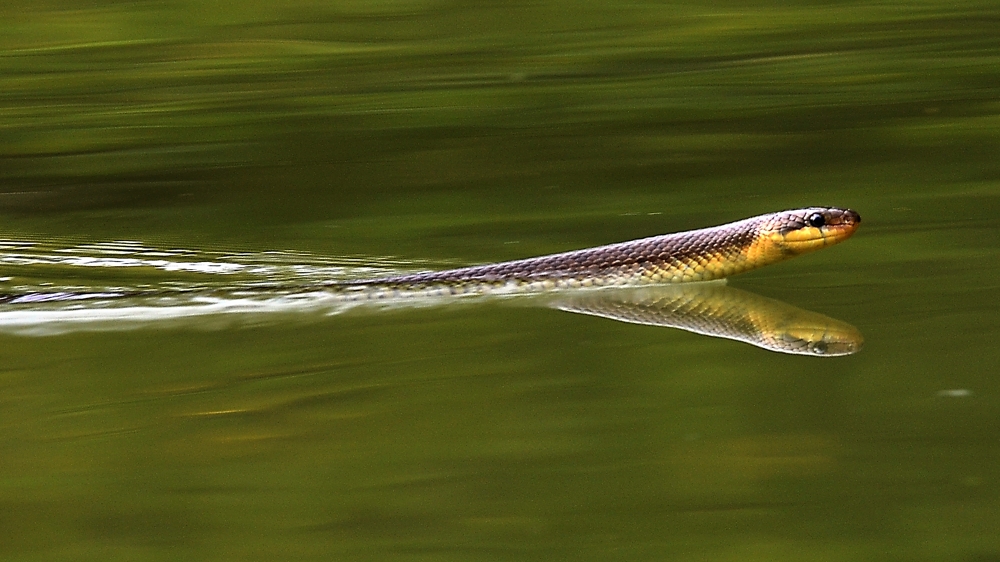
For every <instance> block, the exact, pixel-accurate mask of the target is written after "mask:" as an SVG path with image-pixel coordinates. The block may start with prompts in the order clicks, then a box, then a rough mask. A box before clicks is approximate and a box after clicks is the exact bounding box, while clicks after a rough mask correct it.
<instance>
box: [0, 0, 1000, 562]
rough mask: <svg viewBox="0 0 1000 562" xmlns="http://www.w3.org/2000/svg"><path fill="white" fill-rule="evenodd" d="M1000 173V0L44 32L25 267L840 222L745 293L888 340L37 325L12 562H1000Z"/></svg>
mask: <svg viewBox="0 0 1000 562" xmlns="http://www.w3.org/2000/svg"><path fill="white" fill-rule="evenodd" d="M998 141H1000V7H998V6H997V5H996V3H995V2H987V1H961V0H959V1H957V2H956V1H949V2H944V1H942V0H928V1H923V2H921V1H911V2H883V3H875V4H873V3H863V2H822V1H814V2H805V1H802V2H755V3H746V2H730V1H708V2H696V3H674V2H610V1H577V2H561V1H548V2H507V3H488V2H464V1H423V0H412V1H406V0H399V1H377V0H372V1H334V2H317V1H288V2H256V1H253V0H250V1H242V2H224V1H220V2H209V3H205V2H181V1H136V2H82V1H72V2H71V1H60V0H51V1H32V2H25V1H17V0H14V1H8V2H4V3H3V4H2V5H0V236H2V237H3V238H4V239H6V240H13V241H28V242H35V243H45V244H50V245H55V246H59V245H63V246H66V247H70V246H73V245H74V244H85V243H94V242H107V241H112V240H136V241H140V242H142V243H144V244H148V245H150V246H154V247H163V248H174V247H183V248H191V249H196V250H197V251H205V252H232V253H239V252H251V253H253V252H266V251H270V250H292V251H296V252H305V253H308V254H309V255H311V256H321V257H323V256H325V257H342V256H362V258H361V259H362V260H364V259H365V258H364V257H365V256H370V257H372V259H373V260H376V261H377V259H380V258H383V257H385V256H400V257H403V258H406V259H411V260H426V261H424V262H420V263H422V264H424V265H425V266H426V265H427V264H429V265H431V266H446V265H456V264H467V263H479V262H488V261H496V260H502V259H512V258H518V257H527V256H531V255H537V254H541V253H546V252H555V251H562V250H568V249H574V248H580V247H586V246H590V245H595V244H602V243H608V242H613V241H620V240H628V239H631V238H636V237H640V236H649V235H654V234H658V233H663V232H669V231H678V230H685V229H688V228H697V227H702V226H709V225H715V224H721V223H724V222H728V221H730V220H735V219H739V218H743V217H746V216H751V215H753V214H758V213H764V212H771V211H775V210H779V209H783V208H793V207H803V206H809V205H837V206H845V207H852V208H855V209H857V210H858V211H860V212H861V215H862V217H863V219H864V223H863V225H862V228H861V230H860V232H859V234H858V235H857V236H856V237H855V239H853V240H851V241H850V242H848V243H847V244H844V245H842V246H839V247H837V248H834V249H830V250H827V251H824V252H821V253H819V254H816V255H815V256H810V257H808V258H802V260H796V261H794V262H790V263H788V264H785V265H781V266H776V267H775V268H768V269H765V270H762V271H760V272H757V273H754V274H751V275H749V276H746V277H742V278H738V279H736V280H734V281H733V283H734V284H735V285H738V286H741V287H744V288H749V289H753V290H755V291H757V292H760V293H762V294H766V295H768V296H770V297H774V298H779V299H783V300H787V301H789V302H791V303H794V304H796V305H798V306H802V307H805V308H809V309H813V310H816V311H819V312H822V313H825V314H829V315H831V316H835V317H837V318H840V319H843V320H845V321H849V322H851V323H853V324H855V325H857V326H858V327H859V328H860V329H861V330H862V332H864V333H865V336H866V339H867V341H868V344H867V347H866V349H865V350H864V351H863V352H862V353H861V354H859V355H857V356H853V357H849V358H843V359H832V360H815V359H810V358H797V357H788V356H778V355H774V354H769V353H767V352H763V351H760V350H758V349H755V348H750V347H748V346H743V345H741V344H738V343H734V342H726V341H721V340H708V339H705V338H700V337H698V336H695V335H691V334H683V333H674V332H672V331H670V330H664V329H662V328H651V327H641V326H628V325H624V324H618V323H614V322H609V321H606V320H601V319H596V318H583V317H578V316H574V315H569V314H560V313H557V312H554V311H548V310H541V309H530V308H519V307H506V306H501V305H500V304H497V303H485V304H475V305H470V306H466V307H440V308H430V309H414V310H406V311H391V312H387V313H385V314H362V313H358V314H353V315H347V316H344V317H335V318H322V317H319V318H317V317H310V318H308V319H288V320H287V321H279V322H271V323H262V324H260V325H256V324H254V325H227V324H223V325H221V326H220V325H218V324H217V323H210V325H205V326H203V327H198V326H197V325H196V326H191V325H186V326H163V327H161V328H160V329H156V328H144V329H135V330H123V331H112V332H103V331H102V332H71V333H65V334H60V335H50V336H48V337H31V336H27V335H24V334H17V333H7V332H4V333H2V334H0V558H3V559H5V560H178V559H184V560H225V559H234V560H274V559H316V560H330V559H338V560H619V559H627V560H706V559H709V560H796V561H801V560H949V561H952V560H970V561H973V560H975V561H988V560H1000V535H998V534H997V532H996V529H998V528H1000V515H998V514H1000V510H998V509H997V507H998V500H1000V493H998V476H1000V471H998V468H997V461H998V457H1000V455H998V453H1000V450H998V443H1000V442H998V435H1000V433H998V432H1000V423H998V417H997V415H998V413H1000V397H998V396H1000V395H998V392H1000V384H998V383H997V382H996V380H995V377H994V374H995V373H996V367H997V364H998V359H1000V353H998V352H997V351H996V347H997V346H996V340H997V336H998V334H1000V322H998V318H1000V315H998V312H1000V310H998V308H1000V307H998V306H997V299H996V290H997V288H998V287H1000V275H998V273H997V271H998V268H997V266H998V265H1000V263H998V259H997V258H998V256H1000V236H998V232H1000V231H998V230H997V229H996V227H995V224H994V223H995V217H996V215H997V212H998V211H1000V205H998V204H997V203H998V201H997V196H998V194H1000V158H997V154H998V148H1000V142H998ZM18 256H19V254H17V252H15V251H14V250H4V252H3V255H2V256H0V257H2V258H3V259H2V260H0V266H2V267H5V268H7V269H5V270H4V271H0V275H3V276H5V277H3V279H2V280H0V286H2V288H3V289H4V290H5V291H7V290H14V289H16V288H17V287H21V286H25V285H31V286H39V285H40V286H50V287H56V288H59V287H70V286H75V285H78V284H80V283H81V282H82V281H81V279H90V278H93V277H95V276H96V277H100V278H102V279H104V280H107V279H115V278H116V276H121V275H128V276H129V282H130V283H133V284H136V285H143V284H144V283H145V284H149V285H154V286H155V285H156V284H158V283H161V281H162V278H163V271H160V270H157V269H156V268H154V267H147V268H139V269H138V270H136V271H128V272H124V271H122V270H121V269H113V268H107V269H106V270H105V269H100V268H98V269H95V268H91V269H88V270H86V272H85V273H81V271H79V269H80V268H76V269H74V268H71V267H61V268H52V267H41V266H35V265H31V264H28V265H25V264H23V263H22V262H19V261H18V259H20V258H19V257H18ZM287 259H291V258H287ZM807 260H808V261H807ZM373 263H374V262H373ZM288 265H293V264H292V262H289V264H288ZM2 306H7V307H8V308H7V309H5V310H2V311H0V313H3V312H9V311H10V310H11V309H10V308H9V306H8V305H2ZM0 316H3V314H0ZM5 318H6V317H5ZM0 329H2V326H0ZM0 331H2V330H0Z"/></svg>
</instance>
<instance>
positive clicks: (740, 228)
mask: <svg viewBox="0 0 1000 562" xmlns="http://www.w3.org/2000/svg"><path fill="white" fill-rule="evenodd" d="M860 224H861V215H859V214H858V213H857V212H856V211H853V210H851V209H841V208H837V207H806V208H802V209H791V210H787V211H780V212H777V213H769V214H765V215H759V216H755V217H750V218H747V219H743V220H740V221H736V222H732V223H728V224H723V225H720V226H713V227H710V228H702V229H698V230H690V231H686V232H677V233H672V234H663V235H659V236H652V237H649V238H641V239H638V240H632V241H628V242H619V243H616V244H609V245H605V246H597V247H594V248H586V249H582V250H573V251H568V252H562V253H557V254H549V255H544V256H538V257H533V258H526V259H518V260H513V261H503V262H498V263H490V264H485V265H475V266H470V267H461V268H456V269H447V270H443V271H426V272H419V273H410V274H402V275H393V276H388V277H380V278H375V279H364V280H352V281H344V282H336V283H333V284H331V285H332V286H334V287H336V288H337V289H338V290H339V291H342V292H344V293H345V294H346V295H348V296H351V295H353V297H354V298H357V299H380V298H393V297H401V296H407V295H412V294H419V295H428V296H437V295H462V294H482V293H524V292H540V291H548V290H553V289H576V288H586V287H633V286H642V285H655V284H672V283H691V282H698V281H713V280H717V279H723V278H726V277H729V276H731V275H736V274H738V273H743V272H746V271H750V270H753V269H757V268H759V267H763V266H765V265H769V264H773V263H777V262H780V261H784V260H786V259H789V258H792V257H795V256H799V255H802V254H806V253H809V252H813V251H816V250H819V249H821V248H825V247H827V246H831V245H833V244H837V243H839V242H842V241H844V240H846V239H847V238H849V237H850V236H851V235H853V234H854V232H855V231H856V230H857V229H858V226H859V225H860Z"/></svg>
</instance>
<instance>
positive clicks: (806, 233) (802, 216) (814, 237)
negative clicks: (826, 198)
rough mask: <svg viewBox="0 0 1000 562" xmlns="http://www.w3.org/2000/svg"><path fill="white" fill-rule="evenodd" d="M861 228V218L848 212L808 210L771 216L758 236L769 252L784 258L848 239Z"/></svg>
mask: <svg viewBox="0 0 1000 562" xmlns="http://www.w3.org/2000/svg"><path fill="white" fill-rule="evenodd" d="M860 225H861V215H859V214H858V213H856V212H855V211H852V210H850V209H837V208H834V207H809V208H806V209H795V210H792V211H784V212H781V213H775V214H774V215H772V216H771V219H770V220H768V221H767V222H766V223H765V224H764V225H762V228H761V229H762V232H761V234H763V235H765V236H766V237H767V238H769V239H770V241H771V243H772V244H773V249H774V250H778V251H780V252H781V253H782V254H784V255H786V256H791V255H799V254H804V253H806V252H812V251H814V250H818V249H820V248H823V247H826V246H832V245H833V244H836V243H838V242H842V241H844V240H847V239H848V238H850V236H851V235H852V234H854V231H855V230H857V229H858V226H860Z"/></svg>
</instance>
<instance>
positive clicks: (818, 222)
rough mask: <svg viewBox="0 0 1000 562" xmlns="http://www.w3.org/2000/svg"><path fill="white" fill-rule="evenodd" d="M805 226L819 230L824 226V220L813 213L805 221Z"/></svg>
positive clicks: (821, 216)
mask: <svg viewBox="0 0 1000 562" xmlns="http://www.w3.org/2000/svg"><path fill="white" fill-rule="evenodd" d="M806 224H808V225H809V226H811V227H814V228H819V227H821V226H823V225H824V224H826V218H825V217H824V216H823V215H821V214H819V213H813V214H811V215H809V218H807V219H806Z"/></svg>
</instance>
